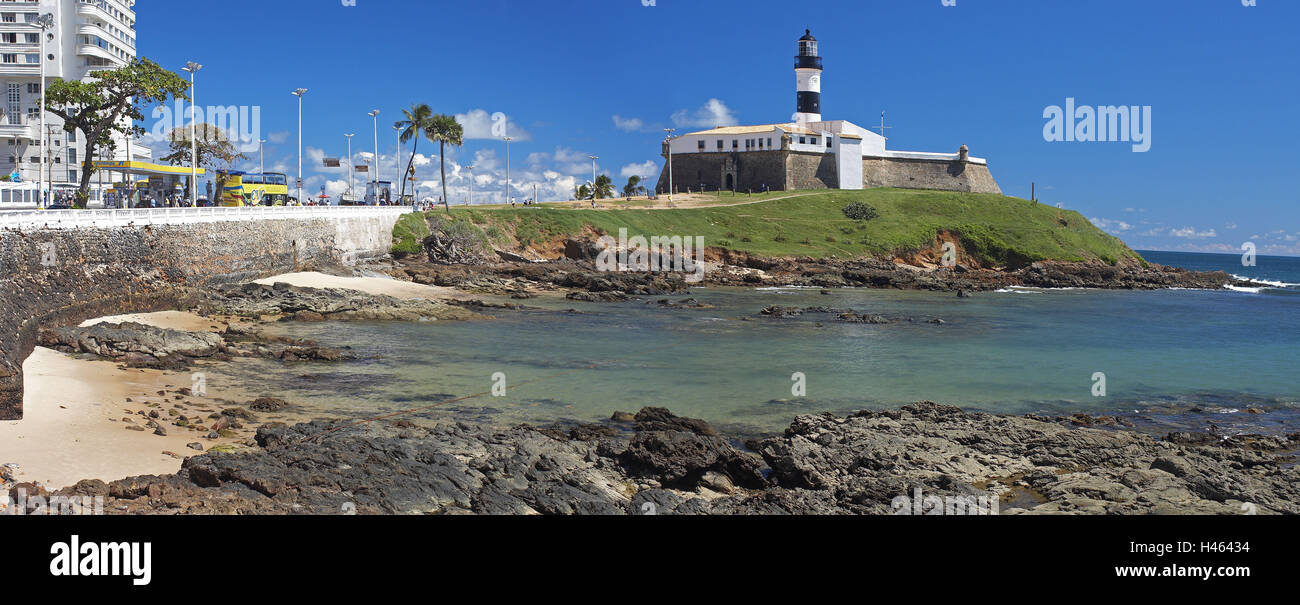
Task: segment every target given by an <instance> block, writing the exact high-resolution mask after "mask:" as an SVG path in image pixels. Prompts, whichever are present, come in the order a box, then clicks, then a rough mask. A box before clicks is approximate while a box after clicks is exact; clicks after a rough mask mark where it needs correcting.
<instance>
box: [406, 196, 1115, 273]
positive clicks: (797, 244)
mask: <svg viewBox="0 0 1300 605" xmlns="http://www.w3.org/2000/svg"><path fill="white" fill-rule="evenodd" d="M855 203H857V204H866V205H869V206H870V207H872V208H874V209H875V211H876V213H877V215H878V216H876V217H875V218H874V219H873V220H870V221H860V220H852V219H849V218H847V217H846V216H845V214H844V208H845V207H846V206H849V205H850V204H855ZM453 213H454V215H455V216H456V217H457V218H463V219H468V220H469V222H471V223H473V224H475V225H477V226H478V227H479V228H481V229H482V230H483V231H484V232H485V233H486V234H487V235H488V236H489V237H490V239H491V240H492V241H493V244H495V245H498V246H499V247H510V245H512V244H513V245H515V246H519V247H530V246H535V245H544V244H546V243H548V242H554V241H556V240H559V239H564V238H568V237H574V236H580V235H581V234H583V233H591V232H593V231H594V232H598V233H606V234H611V235H617V234H618V232H619V230H620V229H627V231H628V234H629V236H632V235H645V236H652V235H682V236H703V237H704V239H705V243H706V245H708V246H710V247H718V248H726V249H729V250H734V251H737V252H744V253H749V254H754V255H759V256H764V257H812V258H818V259H821V258H828V257H835V258H839V259H850V258H863V257H877V256H887V255H902V256H906V255H909V254H913V253H916V252H920V251H924V250H933V249H934V248H935V247H936V245H937V242H938V240H939V238H940V236H941V235H942V234H949V235H951V236H953V237H955V238H957V239H958V240H959V241H960V244H961V247H962V248H963V250H964V252H965V254H967V255H969V256H970V257H972V258H974V259H975V260H977V261H978V262H979V263H981V264H983V265H986V266H1009V267H1016V266H1023V265H1025V264H1028V263H1031V262H1034V261H1039V260H1063V261H1085V260H1102V261H1105V262H1108V263H1112V264H1113V263H1117V262H1121V261H1124V260H1135V261H1140V260H1141V259H1140V257H1138V255H1137V254H1136V253H1135V252H1133V251H1132V250H1130V249H1129V248H1128V246H1126V245H1125V244H1124V242H1122V241H1120V240H1119V239H1118V238H1115V237H1113V236H1110V235H1107V234H1106V233H1104V232H1103V231H1101V230H1100V229H1098V228H1097V227H1096V226H1094V225H1093V224H1092V223H1090V222H1088V220H1087V219H1085V218H1084V217H1083V215H1081V214H1079V213H1078V212H1075V211H1072V210H1061V209H1058V208H1054V207H1051V206H1046V205H1043V204H1038V203H1035V202H1031V201H1029V200H1023V199H1019V198H1012V197H1006V196H1001V195H994V194H980V193H957V192H947V191H928V190H903V189H869V190H864V191H838V190H828V191H812V192H805V193H801V194H798V195H796V196H794V197H786V198H784V199H775V200H766V201H759V202H756V203H750V204H735V205H729V206H714V207H704V208H684V209H670V210H631V209H628V210H590V209H573V208H568V207H558V206H555V205H543V206H532V207H518V208H509V207H486V208H485V207H470V208H467V207H460V208H453ZM412 218H414V217H412ZM420 222H421V221H419V220H418V219H417V220H414V221H412V220H411V219H404V220H403V222H401V223H399V225H398V231H397V232H395V235H398V236H399V237H398V238H396V239H395V241H396V242H397V244H396V245H397V248H395V250H400V251H406V248H414V246H412V244H413V243H414V242H413V240H414V238H415V237H416V236H418V234H419V233H420V230H419V228H418V227H419V225H418V224H415V223H420ZM407 223H412V224H410V225H408V224H407Z"/></svg>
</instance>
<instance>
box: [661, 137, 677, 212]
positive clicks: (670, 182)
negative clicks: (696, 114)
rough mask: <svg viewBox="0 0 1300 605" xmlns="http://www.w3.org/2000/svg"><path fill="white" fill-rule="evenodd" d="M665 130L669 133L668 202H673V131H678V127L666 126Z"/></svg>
mask: <svg viewBox="0 0 1300 605" xmlns="http://www.w3.org/2000/svg"><path fill="white" fill-rule="evenodd" d="M664 132H666V133H668V139H667V140H668V203H669V204H671V203H673V133H674V132H677V129H676V128H665V129H664Z"/></svg>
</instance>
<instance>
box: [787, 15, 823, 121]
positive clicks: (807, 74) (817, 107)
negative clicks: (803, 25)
mask: <svg viewBox="0 0 1300 605" xmlns="http://www.w3.org/2000/svg"><path fill="white" fill-rule="evenodd" d="M794 59H795V63H794V72H795V75H796V78H797V82H798V88H799V101H798V109H797V111H796V112H795V115H794V120H795V122H798V123H804V124H806V123H808V122H820V121H822V58H821V56H819V55H818V54H817V38H814V37H813V35H812V30H804V36H803V37H802V38H799V55H798V56H796V57H795V58H794Z"/></svg>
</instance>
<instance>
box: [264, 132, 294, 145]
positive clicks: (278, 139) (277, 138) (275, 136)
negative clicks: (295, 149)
mask: <svg viewBox="0 0 1300 605" xmlns="http://www.w3.org/2000/svg"><path fill="white" fill-rule="evenodd" d="M266 140H267V141H268V142H270V143H274V144H276V145H283V144H284V142H285V141H288V140H289V131H287V130H283V131H280V132H273V133H271V134H268V135H266Z"/></svg>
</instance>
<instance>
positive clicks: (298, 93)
mask: <svg viewBox="0 0 1300 605" xmlns="http://www.w3.org/2000/svg"><path fill="white" fill-rule="evenodd" d="M290 94H292V95H293V96H295V97H298V183H297V185H298V187H297V189H298V205H300V206H301V205H302V96H303V95H305V94H307V89H306V88H299V89H298V90H295V91H293V92H292V93H290Z"/></svg>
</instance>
